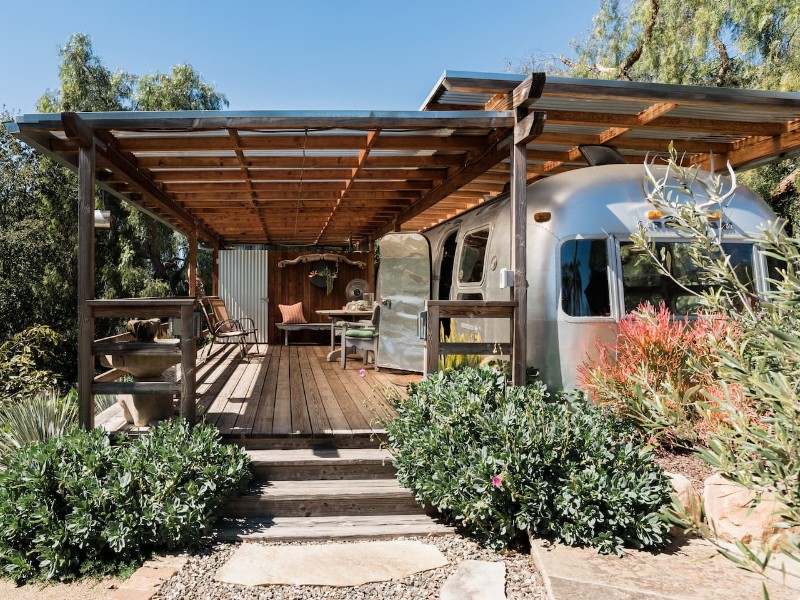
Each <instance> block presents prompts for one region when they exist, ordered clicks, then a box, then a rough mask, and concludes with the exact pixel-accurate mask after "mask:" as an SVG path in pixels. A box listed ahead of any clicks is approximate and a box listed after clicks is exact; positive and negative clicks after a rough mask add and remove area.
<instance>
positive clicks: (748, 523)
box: [703, 474, 796, 544]
mask: <svg viewBox="0 0 800 600" xmlns="http://www.w3.org/2000/svg"><path fill="white" fill-rule="evenodd" d="M755 497H756V495H755V494H754V493H753V492H751V491H750V490H747V489H745V488H743V487H742V486H740V485H737V484H735V483H733V482H731V481H728V480H727V479H725V478H723V477H722V475H719V474H714V475H712V476H711V477H709V478H708V479H706V482H705V488H704V493H703V499H704V502H705V512H706V519H707V520H708V523H709V525H711V527H712V530H715V531H716V535H717V536H718V537H720V538H721V539H723V540H728V541H736V540H741V541H742V542H744V543H745V544H750V543H753V542H756V543H761V542H766V541H767V540H768V539H769V538H770V537H771V536H773V535H774V534H776V533H782V532H783V533H785V532H787V530H786V529H780V528H779V529H776V527H775V525H776V524H777V523H778V522H779V521H780V517H779V515H777V514H776V513H778V512H780V511H781V510H782V509H783V505H782V504H781V503H780V502H778V500H777V499H776V498H775V497H774V496H773V495H772V494H768V493H765V494H762V496H761V500H760V501H759V502H758V504H756V505H755V506H754V505H753V502H754V500H755ZM793 529H796V528H793Z"/></svg>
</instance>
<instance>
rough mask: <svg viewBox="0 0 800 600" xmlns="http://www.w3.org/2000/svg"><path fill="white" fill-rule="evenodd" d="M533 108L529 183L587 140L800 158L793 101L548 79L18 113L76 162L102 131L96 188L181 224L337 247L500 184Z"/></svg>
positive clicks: (699, 156) (428, 218)
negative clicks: (405, 105)
mask: <svg viewBox="0 0 800 600" xmlns="http://www.w3.org/2000/svg"><path fill="white" fill-rule="evenodd" d="M533 108H536V109H537V110H541V111H544V112H546V113H547V120H546V123H545V127H544V130H543V131H542V132H541V134H539V135H538V136H536V137H534V138H533V139H531V140H530V141H529V142H528V143H527V147H526V152H525V160H524V164H525V171H526V172H525V174H524V178H525V181H526V182H528V183H530V182H533V181H535V180H537V179H539V178H542V177H547V176H550V175H554V174H557V173H562V172H565V171H569V170H572V169H577V168H581V167H583V166H585V161H584V159H583V157H582V156H581V155H580V152H579V150H578V146H580V145H583V144H608V145H613V146H615V147H617V148H618V149H619V150H620V152H622V154H623V156H624V157H625V159H626V160H627V161H628V162H630V163H641V162H642V161H643V160H644V159H645V156H646V155H649V156H653V154H663V153H666V151H667V149H668V146H669V144H670V142H673V144H674V147H675V148H676V149H677V150H678V152H680V153H681V155H682V156H684V157H685V160H686V161H687V162H694V163H698V164H701V165H703V166H707V165H709V164H710V156H711V154H712V153H713V156H714V160H715V167H716V168H717V169H719V168H722V166H723V165H724V163H725V161H726V160H731V162H732V164H734V165H735V166H738V167H741V166H751V165H754V164H759V163H760V162H763V161H766V160H771V159H774V158H775V157H777V156H787V155H789V156H790V155H793V154H796V153H798V152H800V139H798V137H800V136H799V135H798V132H799V131H800V96H797V95H792V94H780V93H774V92H754V91H748V90H721V89H711V88H691V87H687V86H665V85H655V84H638V83H624V82H614V81H592V80H567V79H560V78H550V79H548V80H546V81H545V79H544V77H543V76H540V75H536V76H531V77H529V78H527V79H525V78H523V77H518V76H514V75H509V74H502V75H492V74H488V75H481V74H478V75H476V74H469V73H466V74H465V73H451V72H448V73H445V75H444V76H443V77H442V79H441V80H440V81H439V83H437V87H436V88H435V89H434V91H433V92H432V93H431V94H430V96H429V100H428V101H427V103H426V106H425V110H424V111H422V112H406V113H398V112H393V113H380V112H365V111H362V112H345V113H332V112H330V111H325V112H322V111H320V112H309V111H265V112H241V113H239V112H230V113H226V112H220V113H204V112H192V111H189V112H185V113H85V114H81V115H79V118H78V119H71V118H70V117H67V119H66V122H64V121H63V120H62V119H61V118H60V116H59V115H25V116H22V118H18V119H17V120H16V122H15V123H16V124H18V133H19V137H21V138H22V139H23V140H24V141H26V142H28V143H31V144H32V145H34V146H35V147H36V148H38V149H40V150H43V151H44V152H46V153H49V154H50V155H51V156H53V157H54V158H56V159H57V160H61V161H62V162H64V163H68V164H70V165H72V166H73V167H76V166H77V163H78V152H79V149H80V148H82V147H86V144H87V140H88V139H89V138H93V139H94V143H96V144H97V151H96V158H95V178H96V181H97V184H98V185H99V186H101V187H103V188H104V189H106V190H109V191H111V192H113V193H114V194H116V195H117V196H118V197H122V198H125V199H128V200H130V201H132V202H134V203H135V204H136V205H137V206H139V207H140V208H141V209H142V210H144V211H146V212H148V213H149V214H152V215H153V216H155V217H156V218H158V219H161V220H162V221H164V222H165V223H168V224H171V225H172V226H174V227H176V228H178V229H180V230H181V231H183V232H188V231H190V230H191V227H193V226H194V225H195V224H196V225H197V227H198V235H199V237H200V238H201V239H204V240H205V239H213V238H214V237H216V238H219V239H223V238H224V240H225V242H226V243H259V242H260V243H264V242H271V243H274V244H293V245H302V244H309V245H312V244H314V243H315V242H318V243H324V244H326V245H341V244H344V243H346V242H347V236H348V235H349V234H352V235H353V236H354V237H356V238H369V239H375V238H376V236H378V235H380V233H382V232H384V231H387V230H388V229H391V228H393V227H402V228H404V229H406V228H408V227H413V228H426V227H428V226H430V225H431V224H432V223H435V222H437V221H439V220H441V219H445V218H449V217H452V216H455V215H458V214H460V213H461V212H464V211H465V210H469V209H470V208H472V207H474V206H476V205H478V204H480V203H481V202H483V201H484V200H485V198H487V197H492V196H496V195H497V194H499V193H501V192H502V191H503V190H504V189H505V188H506V187H507V185H508V184H509V182H510V179H511V172H510V166H509V165H510V160H511V156H510V153H509V146H508V142H507V140H509V139H510V138H511V135H512V130H513V128H514V126H515V123H517V122H518V121H520V122H521V121H523V120H524V119H525V118H526V116H527V111H528V110H530V109H533ZM439 111H441V112H439ZM70 119H71V120H70ZM306 132H307V133H306ZM12 133H13V132H12ZM15 135H16V134H15ZM520 139H524V137H523V138H520ZM517 176H519V171H518V172H517Z"/></svg>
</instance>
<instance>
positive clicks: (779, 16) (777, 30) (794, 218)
mask: <svg viewBox="0 0 800 600" xmlns="http://www.w3.org/2000/svg"><path fill="white" fill-rule="evenodd" d="M798 30H800V0H763V1H759V2H753V1H752V0H728V1H727V2H718V1H717V0H629V1H627V2H621V1H620V0H602V2H601V3H600V7H599V10H598V12H597V14H596V15H595V17H594V19H593V21H592V28H591V29H590V31H589V32H588V33H587V34H586V36H585V37H584V38H583V39H580V40H577V41H575V42H573V49H574V51H575V56H574V57H566V56H560V57H552V56H544V55H541V54H533V55H531V56H530V57H529V58H528V59H527V60H526V61H524V62H523V63H522V64H520V65H516V68H517V69H518V70H520V71H522V72H530V71H534V70H542V69H543V70H546V71H548V72H550V73H554V74H559V75H568V76H572V77H593V78H601V79H622V80H628V81H652V82H660V83H678V84H688V85H705V86H722V87H746V88H752V89H765V90H782V91H796V90H798V89H800V36H798V35H797V33H796V32H797V31H798ZM509 66H510V67H512V68H514V67H513V66H512V65H509ZM798 175H800V160H798V159H790V160H784V161H781V162H779V163H776V164H775V165H771V166H769V167H766V168H760V169H755V170H753V171H751V172H748V173H747V174H744V175H742V176H741V177H740V180H741V181H742V183H745V184H746V185H748V186H750V187H752V188H754V189H756V190H758V191H759V192H760V193H761V194H762V195H763V196H764V197H765V198H767V199H768V200H769V201H771V203H772V206H773V208H774V209H775V210H776V212H778V214H780V215H781V216H782V217H784V218H786V219H788V220H789V221H790V222H791V223H793V224H797V223H800V196H798V193H797V189H796V184H795V180H796V179H797V176H798ZM795 226H796V225H795Z"/></svg>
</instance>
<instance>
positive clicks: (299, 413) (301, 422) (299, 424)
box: [289, 346, 314, 434]
mask: <svg viewBox="0 0 800 600" xmlns="http://www.w3.org/2000/svg"><path fill="white" fill-rule="evenodd" d="M289 393H290V395H291V410H290V413H291V415H292V433H293V434H301V433H312V434H313V433H314V432H313V430H312V429H311V419H310V418H309V416H308V398H307V396H306V390H305V389H304V387H303V373H302V371H301V370H300V353H299V351H298V347H297V346H289Z"/></svg>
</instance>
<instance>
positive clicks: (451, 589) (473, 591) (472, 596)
mask: <svg viewBox="0 0 800 600" xmlns="http://www.w3.org/2000/svg"><path fill="white" fill-rule="evenodd" d="M441 600H506V565H505V563H502V562H489V561H487V560H465V561H463V562H462V563H460V564H459V565H458V568H456V571H455V573H453V574H452V575H451V576H450V577H448V578H447V581H445V582H444V585H443V586H442V592H441Z"/></svg>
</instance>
